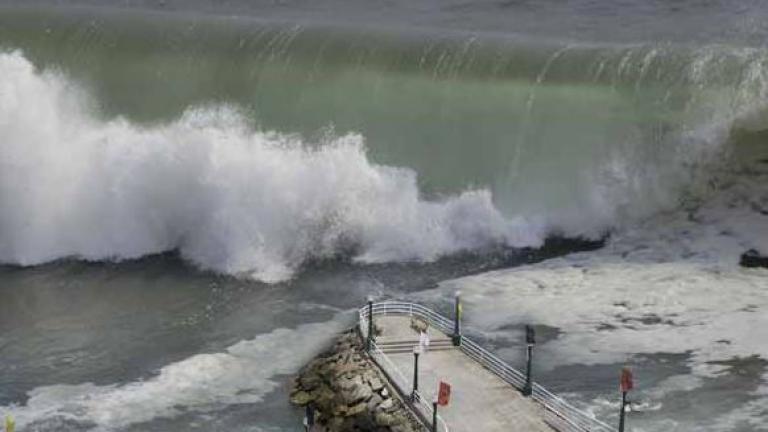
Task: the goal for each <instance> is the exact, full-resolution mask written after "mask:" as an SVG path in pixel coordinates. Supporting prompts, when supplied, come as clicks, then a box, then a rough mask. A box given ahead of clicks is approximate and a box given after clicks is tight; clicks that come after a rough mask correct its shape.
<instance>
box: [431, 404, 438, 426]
mask: <svg viewBox="0 0 768 432" xmlns="http://www.w3.org/2000/svg"><path fill="white" fill-rule="evenodd" d="M432 432H437V399H433V400H432Z"/></svg>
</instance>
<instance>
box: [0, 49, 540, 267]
mask: <svg viewBox="0 0 768 432" xmlns="http://www.w3.org/2000/svg"><path fill="white" fill-rule="evenodd" d="M0 76H1V77H2V80H0V136H2V143H1V144H0V167H1V169H0V261H2V262H5V263H16V264H22V265H31V264H38V263H43V262H46V261H50V260H55V259H58V258H62V257H78V258H83V259H87V260H102V259H127V258H135V257H140V256H142V255H146V254H152V253H158V252H162V251H168V250H178V251H179V252H180V253H181V254H182V255H183V256H184V257H185V258H187V259H189V260H190V261H192V262H194V263H195V264H197V265H199V266H200V267H202V268H204V269H211V270H215V271H219V272H225V273H230V274H239V275H250V276H252V277H255V278H257V279H261V280H264V281H278V280H282V279H285V278H287V277H290V275H291V274H292V272H293V271H294V270H295V269H296V268H297V267H299V266H300V265H301V264H302V263H303V262H305V261H306V260H308V259H312V258H323V257H331V256H334V255H336V254H339V253H345V254H352V255H353V256H354V258H355V259H357V260H360V261H365V262H381V261H389V260H432V259H435V258H436V257H438V256H440V255H443V254H446V253H451V252H455V251H458V250H462V249H474V248H478V247H483V246H487V245H491V244H505V245H512V246H531V245H537V244H538V243H539V242H540V241H541V240H542V236H543V234H544V232H543V227H542V226H539V224H537V223H535V222H529V221H526V220H524V219H521V218H517V219H507V218H505V217H504V216H502V215H501V213H499V211H498V210H496V208H495V207H494V205H493V203H492V200H491V195H490V193H489V192H488V191H487V190H470V191H467V192H465V193H462V194H459V195H456V196H450V197H447V198H445V199H442V200H439V201H426V200H424V199H422V198H421V197H420V193H419V190H418V188H417V184H416V175H415V173H414V172H413V171H411V170H408V169H403V168H395V167H388V166H382V165H376V164H373V163H371V162H370V161H369V160H368V159H367V158H366V150H365V145H364V142H363V138H362V137H361V136H359V135H346V136H341V137H329V138H327V139H326V141H327V142H325V143H323V145H321V146H315V147H313V148H309V147H308V146H306V145H305V144H304V143H303V142H302V141H301V139H300V138H299V137H297V136H291V135H284V134H278V133H270V132H256V131H252V130H250V129H249V128H248V127H246V126H245V123H246V122H245V121H244V120H243V118H242V116H241V114H239V113H238V112H237V110H235V109H233V108H231V107H221V106H220V107H212V108H198V109H192V110H189V111H188V112H186V113H185V114H184V115H183V116H182V117H181V118H180V119H178V120H177V121H174V122H172V123H170V124H166V125H161V126H157V127H138V126H136V125H133V124H131V123H130V122H128V121H126V120H124V119H120V118H117V119H113V120H109V121H102V120H97V119H96V118H94V117H93V116H91V115H89V106H91V104H92V102H89V100H88V98H87V96H86V95H83V94H82V92H81V91H79V90H78V88H77V87H76V86H75V85H73V84H72V83H70V82H68V81H67V80H66V79H65V78H63V77H62V76H59V75H57V74H55V73H38V72H36V71H35V69H34V67H33V65H32V64H30V63H29V62H28V61H27V60H26V59H25V58H24V57H23V56H22V54H20V53H18V52H14V53H6V54H2V55H0Z"/></svg>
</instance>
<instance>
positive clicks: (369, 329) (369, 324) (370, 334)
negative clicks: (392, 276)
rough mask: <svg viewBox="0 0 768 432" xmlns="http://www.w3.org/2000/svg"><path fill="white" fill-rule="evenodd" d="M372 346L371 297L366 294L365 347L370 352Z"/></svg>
mask: <svg viewBox="0 0 768 432" xmlns="http://www.w3.org/2000/svg"><path fill="white" fill-rule="evenodd" d="M372 348H373V297H371V296H368V339H367V340H366V346H365V349H366V351H368V352H371V349H372Z"/></svg>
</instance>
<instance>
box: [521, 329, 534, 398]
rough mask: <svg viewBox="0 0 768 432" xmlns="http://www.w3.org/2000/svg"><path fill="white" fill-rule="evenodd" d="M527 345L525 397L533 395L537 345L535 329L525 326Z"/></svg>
mask: <svg viewBox="0 0 768 432" xmlns="http://www.w3.org/2000/svg"><path fill="white" fill-rule="evenodd" d="M525 344H526V345H527V356H526V357H527V367H526V369H525V386H524V387H523V395H524V396H530V395H531V394H532V393H533V378H532V375H533V346H534V345H536V333H535V332H534V330H533V327H531V326H529V325H527V326H525Z"/></svg>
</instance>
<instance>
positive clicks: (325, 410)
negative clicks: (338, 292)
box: [291, 330, 425, 432]
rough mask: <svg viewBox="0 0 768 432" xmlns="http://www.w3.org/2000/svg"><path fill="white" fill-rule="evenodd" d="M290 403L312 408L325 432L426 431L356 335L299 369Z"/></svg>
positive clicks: (352, 332) (343, 338)
mask: <svg viewBox="0 0 768 432" xmlns="http://www.w3.org/2000/svg"><path fill="white" fill-rule="evenodd" d="M291 402H292V403H293V404H295V405H299V406H307V405H311V406H312V407H314V410H315V417H316V418H315V422H316V424H317V425H319V427H320V428H321V429H320V430H324V431H327V432H351V431H376V432H417V431H419V432H421V431H424V430H425V428H424V426H423V425H422V424H421V423H420V422H419V421H418V420H417V419H416V417H415V416H414V414H413V413H412V412H411V411H410V409H409V408H408V406H407V405H406V404H405V403H404V402H403V401H402V400H401V399H400V397H399V396H398V394H397V393H396V392H395V391H394V389H393V388H392V387H391V386H390V385H389V383H388V382H387V379H386V377H385V376H384V374H383V373H382V372H381V370H380V369H379V368H378V367H377V366H376V364H375V363H374V362H373V361H372V360H371V358H370V357H369V356H368V354H367V353H366V352H365V350H364V348H363V344H362V341H361V338H360V337H359V335H358V333H357V332H356V331H355V330H348V331H346V332H344V333H342V334H341V335H340V336H339V338H338V339H337V340H336V342H335V343H334V344H333V346H332V347H331V348H329V349H328V350H326V351H325V352H323V353H321V354H319V355H318V356H317V357H315V358H314V359H313V360H312V361H311V362H309V363H308V364H307V365H306V366H304V368H302V370H301V371H300V372H299V374H298V376H297V377H296V379H295V380H294V384H293V389H292V391H291Z"/></svg>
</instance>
